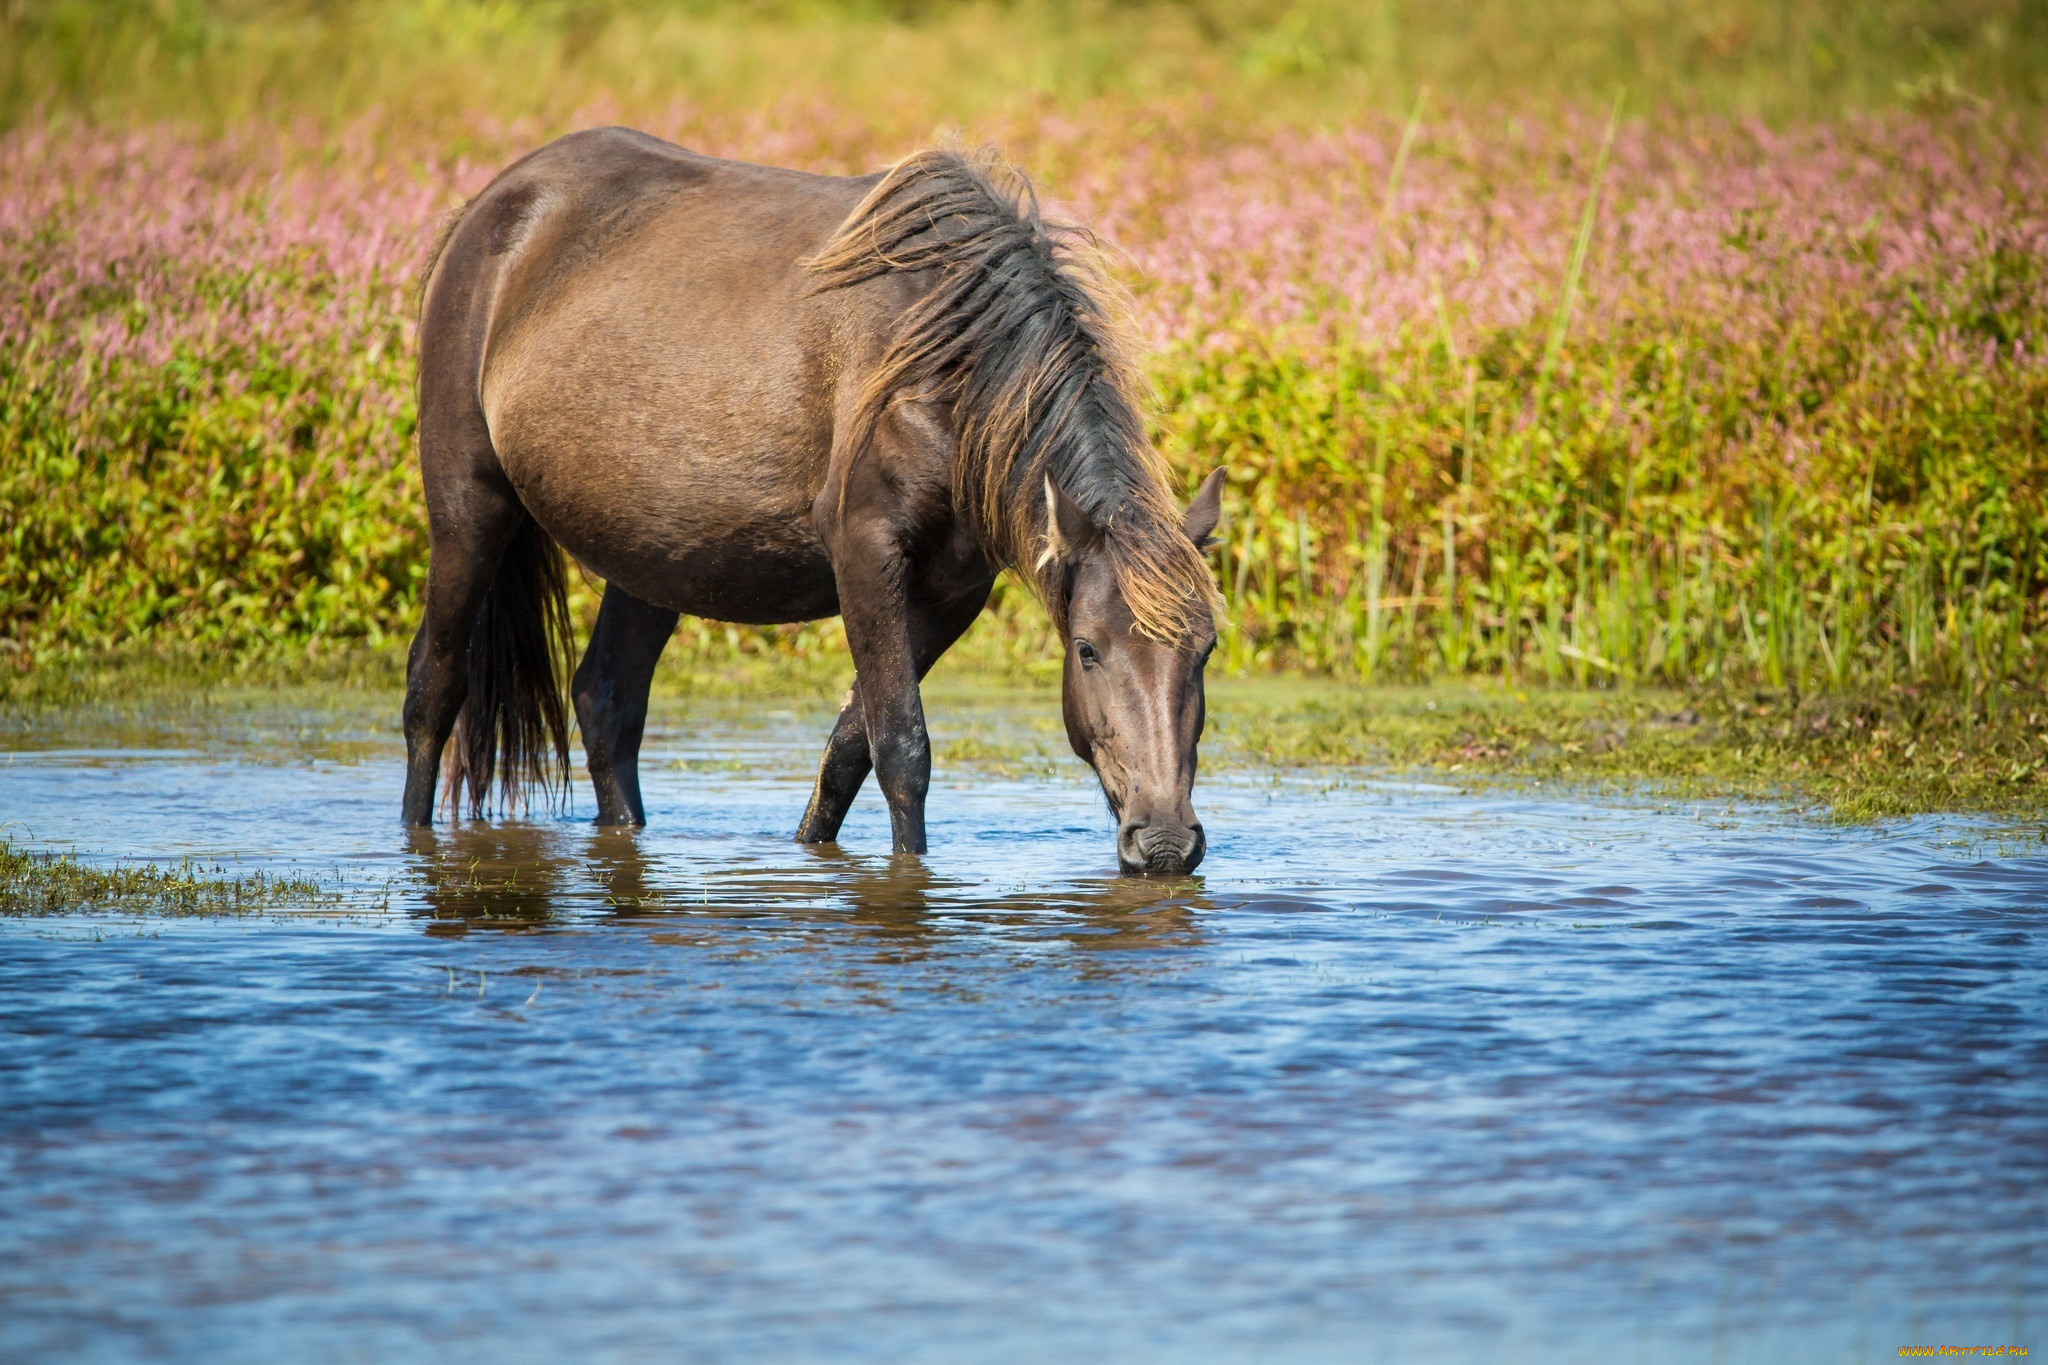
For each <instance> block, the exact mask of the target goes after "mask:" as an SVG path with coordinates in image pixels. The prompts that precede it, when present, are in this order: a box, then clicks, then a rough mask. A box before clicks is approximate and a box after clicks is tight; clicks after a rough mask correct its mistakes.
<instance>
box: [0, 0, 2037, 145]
mask: <svg viewBox="0 0 2048 1365" xmlns="http://www.w3.org/2000/svg"><path fill="white" fill-rule="evenodd" d="M0 24H4V27H0V123H4V122H20V121H23V120H25V119H30V118H34V117H38V116H43V115H47V114H51V113H56V114H60V115H64V116H85V117H89V118H93V119H96V120H101V121H116V122H134V121H139V120H152V119H160V118H167V117H168V118H183V119H188V120H193V121H196V122H199V123H201V124H203V125H206V126H212V127H219V126H222V125H224V124H227V123H231V122H234V121H236V120H241V119H248V118H252V117H264V118H271V117H276V116H278V115H279V114H280V113H283V114H286V115H288V116H298V117H311V118H315V119H318V120H321V121H324V122H327V123H330V124H340V123H346V122H348V121H349V120H350V119H352V118H354V117H355V116H356V115H358V114H360V113H361V112H362V111H363V110H364V109H366V108H371V107H377V108H383V109H387V110H390V111H392V112H393V113H394V114H395V115H397V116H398V117H399V118H400V119H401V120H402V121H403V122H405V123H407V124H409V125H413V126H420V125H436V124H439V125H446V124H448V123H450V122H459V121H460V119H461V116H462V115H463V114H465V113H467V112H469V111H473V110H477V109H487V110H489V111H490V112H491V113H493V114H494V115H496V116H498V117H502V118H509V119H517V118H545V117H548V116H550V115H552V114H553V113H555V112H557V111H559V110H561V109H563V108H578V107H592V106H601V105H605V104H617V105H627V106H637V107H640V108H643V109H644V108H646V107H648V106H650V105H659V104H661V103H664V102H669V101H677V100H682V101H688V102H691V103H695V104H701V105H708V106H712V107H718V108H741V109H748V108H761V107H763V106H767V105H771V104H776V103H794V104H829V105H834V106H839V107H852V108H855V109H859V110H863V111H867V112H869V113H870V114H871V115H875V116H879V117H881V118H883V119H885V120H887V121H888V122H889V123H890V124H892V125H893V126H895V127H896V128H898V129H900V130H903V131H906V132H909V133H911V135H913V136H921V135H922V134H924V133H926V132H928V131H929V129H930V128H931V127H932V126H934V125H935V124H938V123H941V122H948V121H952V122H972V121H977V120H980V119H983V118H986V117H988V116H990V115H991V114H995V113H1000V112H1002V111H1004V110H1009V109H1015V108H1018V107H1033V108H1036V107H1043V106H1045V105H1047V104H1051V105H1054V106H1065V107H1072V106H1074V105H1077V104H1083V103H1087V102H1090V101H1098V100H1103V99H1122V100H1139V101H1156V100H1159V99H1162V98H1165V99H1174V98H1179V97H1180V96H1182V95H1184V94H1186V93H1188V92H1190V91H1199V92H1202V93H1203V95H1204V96H1205V98H1207V99H1209V100H1210V101H1212V102H1215V103H1217V104H1219V105H1221V106H1223V107H1225V108H1226V109H1227V110H1228V112H1229V113H1230V115H1231V116H1232V117H1233V118H1236V119H1243V118H1253V119H1262V118H1267V117H1279V118H1283V119H1289V120H1298V119H1302V118H1309V119H1331V118H1344V117H1349V116H1352V115H1355V113H1356V112H1357V111H1358V110H1359V109H1361V108H1377V109H1380V110H1382V111H1393V110H1396V109H1406V108H1407V107H1408V106H1409V104H1410V102H1411V100H1412V98H1413V93H1414V91H1415V90H1416V88H1417V87H1418V86H1428V87H1430V88H1432V89H1434V90H1436V91H1438V92H1441V93H1442V94H1444V95H1446V96H1448V97H1450V98H1451V99H1453V100H1455V101H1459V102H1465V103H1474V104H1481V105H1500V104H1508V103H1518V104H1540V103H1547V102H1555V101H1557V100H1559V99H1578V100H1586V99H1592V100H1599V101H1604V100H1605V99H1606V98H1608V97H1610V96H1611V95H1612V92H1613V91H1614V89H1615V88H1616V87H1617V86H1623V85H1625V86H1628V87H1629V88H1630V89H1631V90H1632V91H1634V92H1636V94H1637V95H1638V97H1639V98H1640V99H1641V100H1642V101H1643V102H1645V103H1652V104H1660V105H1671V106H1674V107H1680V108H1686V109H1695V110H1712V111H1719V112H1727V113H1737V114H1742V115H1761V116H1765V117H1769V118H1773V119H1777V120H1784V119H1792V118H1810V117H1814V116H1826V115H1833V114H1836V113H1839V112H1841V111H1843V110H1845V109H1864V108H1872V107H1887V106H1896V105H1899V104H1902V103H1910V104H1919V105H1922V106H1936V107H1953V106H1956V105H1970V104H1974V103H1979V102H1982V101H1985V100H2005V101H2034V102H2038V101H2039V100H2040V99H2041V98H2042V96H2043V94H2044V93H2048V84H2044V76H2048V73H2044V62H2043V55H2044V52H2048V18H2044V16H2043V14H2042V12H2041V10H2040V7H2039V6H2038V5H2036V4H2033V3H2030V0H1966V2H1965V3H1960V4H1959V3H1953V2H1952V0H1951V3H1941V0H1865V2H1864V3H1861V4H1853V5H1839V4H1838V5H1822V4H1818V3H1814V2H1813V0H1702V2H1701V3H1692V4H1676V3H1654V4H1618V3H1591V4H1562V3H1554V2H1553V3H1537V4H1523V3H1514V0H1464V3H1460V4H1457V5H1441V4H1438V5H1432V4H1425V3H1420V2H1419V0H1370V2H1368V3H1340V2H1339V0H1182V2H1181V3H1143V2H1142V0H1140V2H1137V3H1105V2H1104V0H1009V2H1008V3H989V2H987V0H981V2H978V3H977V2H975V0H840V2H838V3H834V2H833V0H753V2H752V3H747V4H735V3H716V0H581V2H579V3H574V4H564V3H544V2H542V0H500V2H498V3H483V2H482V0H325V2H324V3H319V4H307V3H290V2H289V0H287V2H283V3H279V2H277V0H273V2H272V3H258V4H237V3H232V2H231V0H90V3H88V0H25V2H24V3H17V4H13V5H10V6H8V7H7V8H6V10H5V11H4V17H0ZM907 72H914V73H916V78H915V79H914V80H905V79H904V75H905V73H907Z"/></svg>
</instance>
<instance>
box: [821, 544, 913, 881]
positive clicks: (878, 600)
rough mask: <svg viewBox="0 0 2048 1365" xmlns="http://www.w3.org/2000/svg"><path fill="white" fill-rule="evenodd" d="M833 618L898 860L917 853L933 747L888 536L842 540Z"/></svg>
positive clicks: (904, 578)
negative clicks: (841, 628)
mask: <svg viewBox="0 0 2048 1365" xmlns="http://www.w3.org/2000/svg"><path fill="white" fill-rule="evenodd" d="M835 548H836V549H837V550H838V553H837V554H836V555H835V562H834V565H833V569H834V573H835V575H836V577H837V578H838V580H839V612H840V616H841V618H842V619H843V620H844V621H845V622H846V642H847V644H848V645H849V646H850V647H851V648H852V651H853V667H854V673H855V675H856V686H855V689H854V693H853V696H854V698H855V699H857V700H858V701H859V702H860V715H861V727H862V729H864V730H865V731H866V732H867V741H868V758H869V760H870V761H871V762H872V763H873V764H874V766H875V779H876V781H877V782H878V783H879V784H880V785H881V788H882V797H883V799H884V800H886V801H887V802H888V803H889V824H890V827H891V828H892V830H893V831H894V834H895V842H894V850H895V851H896V852H898V853H922V852H924V849H925V839H924V798H925V792H926V791H927V790H928V789H929V788H930V786H931V780H932V745H931V739H930V737H929V736H928V735H926V733H925V728H924V703H923V701H922V699H920V698H919V696H918V692H917V679H918V673H917V656H916V653H915V652H914V650H913V649H912V645H911V632H910V601H909V590H908V589H909V584H908V578H909V567H908V565H907V564H906V562H905V559H904V555H903V551H902V548H901V547H900V546H899V545H898V544H896V543H895V540H894V538H893V537H892V536H890V535H888V534H887V532H886V531H883V530H881V528H877V530H876V532H875V533H872V534H870V535H867V536H860V537H847V538H846V539H845V540H844V541H843V542H842V544H841V545H840V546H838V547H835Z"/></svg>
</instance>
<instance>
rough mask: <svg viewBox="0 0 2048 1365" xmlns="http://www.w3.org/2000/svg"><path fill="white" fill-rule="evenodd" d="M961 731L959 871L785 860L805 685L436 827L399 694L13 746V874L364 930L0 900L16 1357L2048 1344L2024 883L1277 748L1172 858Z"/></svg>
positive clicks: (2045, 1115)
mask: <svg viewBox="0 0 2048 1365" xmlns="http://www.w3.org/2000/svg"><path fill="white" fill-rule="evenodd" d="M932 709H933V711H934V713H935V720H936V721H938V722H940V728H941V730H942V735H943V734H944V733H947V732H950V733H951V734H952V735H953V736H954V737H955V740H956V741H957V742H955V743H954V745H953V746H952V752H954V753H957V754H977V753H978V754H981V755H983V756H984V757H987V756H988V755H990V754H994V755H996V756H997V757H999V758H1001V759H1002V760H1003V761H1002V762H999V763H996V764H994V765H990V764H987V763H984V764H982V765H980V766H978V767H974V766H968V765H965V764H963V763H960V762H955V763H953V764H951V765H947V764H944V763H942V765H941V769H940V773H939V776H938V779H937V781H936V782H935V784H934V791H933V797H932V815H933V827H932V842H933V848H934V851H933V853H932V855H931V856H930V857H929V858H927V859H925V860H923V861H922V862H912V863H892V862H891V861H890V860H889V859H888V858H887V857H886V856H885V853H886V848H887V822H886V817H885V815H884V813H883V811H882V809H881V807H880V803H879V801H878V800H876V799H875V797H874V795H873V792H872V789H871V790H870V791H869V792H868V793H867V794H865V795H864V796H863V798H862V801H861V803H860V805H859V806H858V807H857V808H856V811H855V815H854V817H853V818H852V819H851V820H850V821H849V822H848V826H847V829H846V831H845V835H844V840H843V845H842V847H841V848H839V849H835V850H828V851H805V850H802V849H799V848H796V847H794V846H793V845H791V844H790V843H789V842H788V841H787V834H788V831H789V830H790V829H791V828H792V827H793V826H794V823H795V820H796V817H797V815H798V813H799V812H800V810H801V807H802V804H803V799H804V795H805V791H806V784H807V771H806V770H807V769H808V768H809V766H810V764H811V762H812V761H813V757H814V753H815V745H816V743H817V740H818V738H819V736H821V735H822V733H823V726H824V717H823V716H822V714H821V713H820V712H818V711H817V710H816V709H814V708H810V707H806V706H797V707H790V708H778V707H776V706H733V705H721V706H710V707H704V708H699V709H698V710H697V711H695V712H694V713H692V714H691V715H687V716H686V715H683V714H681V713H671V714H669V715H668V716H667V717H666V718H665V720H664V722H663V724H662V725H661V727H660V728H659V730H658V732H657V733H656V735H655V736H654V737H653V738H652V739H651V740H650V743H649V746H648V753H647V764H646V766H647V769H648V781H647V787H648V806H649V815H650V821H651V823H650V826H649V828H648V829H647V830H645V831H643V832H641V833H638V834H617V833H612V834H600V833H595V832H593V831H592V830H590V829H589V828H588V827H587V826H586V825H584V824H582V823H581V822H580V821H579V820H578V819H575V818H563V819H556V820H542V821H534V822H528V823H517V824H503V825H498V826H482V827H471V828H459V829H454V830H447V831H444V832H442V833H440V834H439V835H437V836H434V837H432V838H429V839H424V840H419V841H414V842H408V840H407V839H406V838H405V837H404V836H403V835H401V833H400V832H399V831H398V830H396V829H395V828H394V826H393V813H394V811H395V810H396V805H397V796H398V788H399V771H398V766H397V754H396V749H395V746H394V745H393V743H392V740H391V738H390V736H389V732H388V725H389V719H390V718H389V716H388V715H386V714H385V711H384V709H383V707H382V699H379V700H378V702H377V703H376V704H374V705H367V706H365V705H363V704H358V705H356V706H355V707H354V709H350V710H306V709H303V708H297V709H295V708H293V707H291V706H287V705H283V704H256V705H250V706H245V707H243V708H241V709H235V708H232V707H231V708H228V709H226V710H212V711H195V712H190V713H185V714H181V715H155V714H141V715H136V716H129V717H125V718H109V717H105V716H98V717H82V718H70V719H61V720H52V719H50V718H44V719H43V720H41V721H38V722H36V723H35V724H33V725H29V726H26V727H23V728H20V729H18V730H17V731H16V732H15V733H12V734H11V735H10V736H8V738H7V740H6V741H5V742H6V744H7V745H8V752H6V753H5V754H4V755H0V765H4V766H0V821H7V822H10V824H9V832H11V833H13V834H15V835H17V836H18V837H28V838H32V839H33V840H35V841H36V842H38V843H41V844H45V845H49V846H73V847H76V848H78V849H81V850H88V851H91V852H94V853H96V854H100V855H121V856H146V857H151V858H158V859H166V858H169V859H175V858H178V857H181V856H186V855H193V856H198V857H203V858H204V859H206V860H207V861H209V862H219V863H222V864H224V865H229V866H238V867H242V868H258V867H261V868H267V869H272V870H293V871H296V872H298V873H300V874H303V875H314V876H317V877H320V878H322V879H325V880H326V881H327V882H328V883H329V884H330V885H332V886H334V887H336V888H337V889H338V890H339V892H340V895H341V899H340V901H339V902H337V903H336V904H335V905H332V906H329V907H327V908H326V909H323V910H321V911H318V912H298V913H289V914H277V915H270V916H266V917H263V918H260V919H254V920H209V921H162V920H136V919H132V918H122V917H118V916H113V917H97V918H84V917H62V918H55V919H41V920H22V919H13V920H0V1358H6V1359H46V1358H68V1359H157V1358H163V1359H193V1360H207V1361H242V1360H247V1361H268V1360H274V1359H284V1358H290V1359H296V1360H358V1359H370V1360H382V1361H389V1360H404V1359H450V1358H485V1357H486V1356H488V1358H493V1359H502V1360H583V1359H595V1360H642V1359H644V1360H659V1361H674V1360H733V1359H745V1360H778V1361H779V1360H809V1359H828V1358H829V1359H840V1358H848V1359H873V1360H878V1361H896V1360H934V1361H974V1360H1004V1361H1008V1360H1040V1359H1063V1360H1064V1359H1089V1360H1116V1361H1127V1360H1129V1361H1148V1360H1160V1361H1184V1360H1199V1361H1206V1360H1219V1361H1220V1360H1284V1361H1314V1360H1346V1361H1349V1360H1389V1361H1393V1360H1400V1361H1408V1360H1417V1359H1425V1358H1427V1359H1446V1360H1489V1361H1493V1360H1501V1361H1514V1360H1527V1361H1560V1360H1588V1361H1592V1360H1597V1361H1634V1360H1641V1361H1660V1362H1661V1361H1691V1360H1699V1361H1710V1360H1711V1361H1750V1360H1770V1361H1777V1360H1786V1361H1794V1360H1796V1361H1802V1362H1803V1361H1818V1360H1873V1359H1876V1358H1878V1357H1885V1358H1896V1352H1897V1349H1898V1347H1900V1346H1902V1345H1914V1344H1923V1343H1925V1344H1939V1343H1943V1342H1946V1343H1949V1344H1999V1343H2011V1344H2018V1345H2032V1346H2033V1347H2034V1349H2036V1350H2040V1349H2044V1347H2048V1342H2044V1338H2043V1333H2042V1329H2043V1326H2044V1324H2048V952H2044V947H2048V858H2043V857H2042V856H2040V854H2039V851H2038V849H2033V850H2030V849H2028V848H2026V847H2023V846H2021V847H2013V846H2001V844H2000V843H1999V842H1998V840H1997V839H1996V838H1995V837H1991V836H1989V835H1987V834H1986V832H1984V831H1981V830H1971V829H1970V828H1968V827H1967V826H1960V825H1957V824H1956V823H1954V822H1946V823H1941V822H1920V823H1912V824H1895V825H1890V826H1886V827H1883V828H1878V829H1854V830H1843V829H1833V828H1827V827H1823V826H1819V825H1815V824H1813V823H1809V822H1803V821H1801V820H1798V819H1796V818H1793V817H1789V816H1785V815H1782V814H1778V813H1774V812H1771V811H1768V810H1760V809H1749V808H1744V809H1740V810H1730V809H1727V808H1725V807H1711V808H1701V807H1689V806H1683V805H1677V806H1674V805H1670V804H1659V803H1656V802H1650V801H1635V802H1630V801H1620V800H1614V799H1603V800H1598V801H1596V800H1593V799H1590V798H1587V797H1585V796H1583V795H1580V796H1575V795H1572V794H1570V793H1556V794H1546V793H1544V792H1542V791H1540V790H1539V791H1503V790H1494V791H1476V792H1475V791H1461V790H1458V789H1455V788H1451V787H1445V786H1439V785H1431V784H1427V783H1415V782H1362V781H1357V780H1345V781H1337V780H1335V779H1333V778H1331V777H1330V776H1328V775H1319V774H1314V773H1287V774H1276V773H1271V772H1260V771H1258V770H1256V769H1253V768H1244V767H1239V768H1236V769H1232V770H1229V771H1225V772H1221V773H1218V774H1215V775H1213V776H1211V777H1209V778H1206V779H1205V781H1204V784H1203V786H1202V788H1201V791H1200V793H1199V804H1200V808H1201V810H1202V813H1203V816H1204V818H1205V820H1206V822H1207V824H1208V827H1209V830H1210V839H1211V853H1210V858H1209V861H1208V863H1207V864H1206V865H1205V866H1204V867H1203V869H1202V876H1201V878H1200V879H1199V881H1189V882H1179V883H1172V884H1164V885H1160V884H1149V883H1142V882H1131V881H1126V880H1120V879H1118V878H1116V877H1114V876H1112V875H1110V874H1111V873H1112V871H1113V866H1114V865H1113V855H1112V850H1111V845H1110V838H1109V825H1108V821H1107V818H1106V816H1105V815H1104V814H1103V812H1102V810H1101V806H1100V801H1099V798H1097V797H1095V796H1094V795H1093V793H1092V790H1091V788H1090V787H1089V785H1088V784H1087V783H1086V782H1085V780H1084V777H1085V775H1084V774H1083V773H1082V772H1081V770H1079V769H1078V767H1077V766H1075V765H1073V764H1072V763H1071V761H1069V762H1067V763H1065V764H1064V765H1061V764H1058V763H1052V764H1041V763H1040V762H1039V761H1038V760H1037V759H1035V758H1033V757H1031V751H1033V750H1037V749H1042V750H1044V751H1046V752H1048V753H1050V752H1052V751H1053V749H1054V748H1055V744H1054V742H1053V737H1052V736H1051V735H1050V734H1049V730H1048V726H1049V723H1050V721H1051V716H1050V714H1049V711H1048V709H1047V704H1046V703H1045V702H1043V701H1039V700H1029V701H1025V702H1022V703H1018V702H990V701H986V700H984V701H974V700H972V699H967V698H962V699H957V700H955V701H954V702H953V703H950V704H947V703H944V702H937V703H934V705H933V708H932ZM588 810H589V802H588V797H587V796H586V797H584V798H583V814H584V816H586V817H587V814H588Z"/></svg>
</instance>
